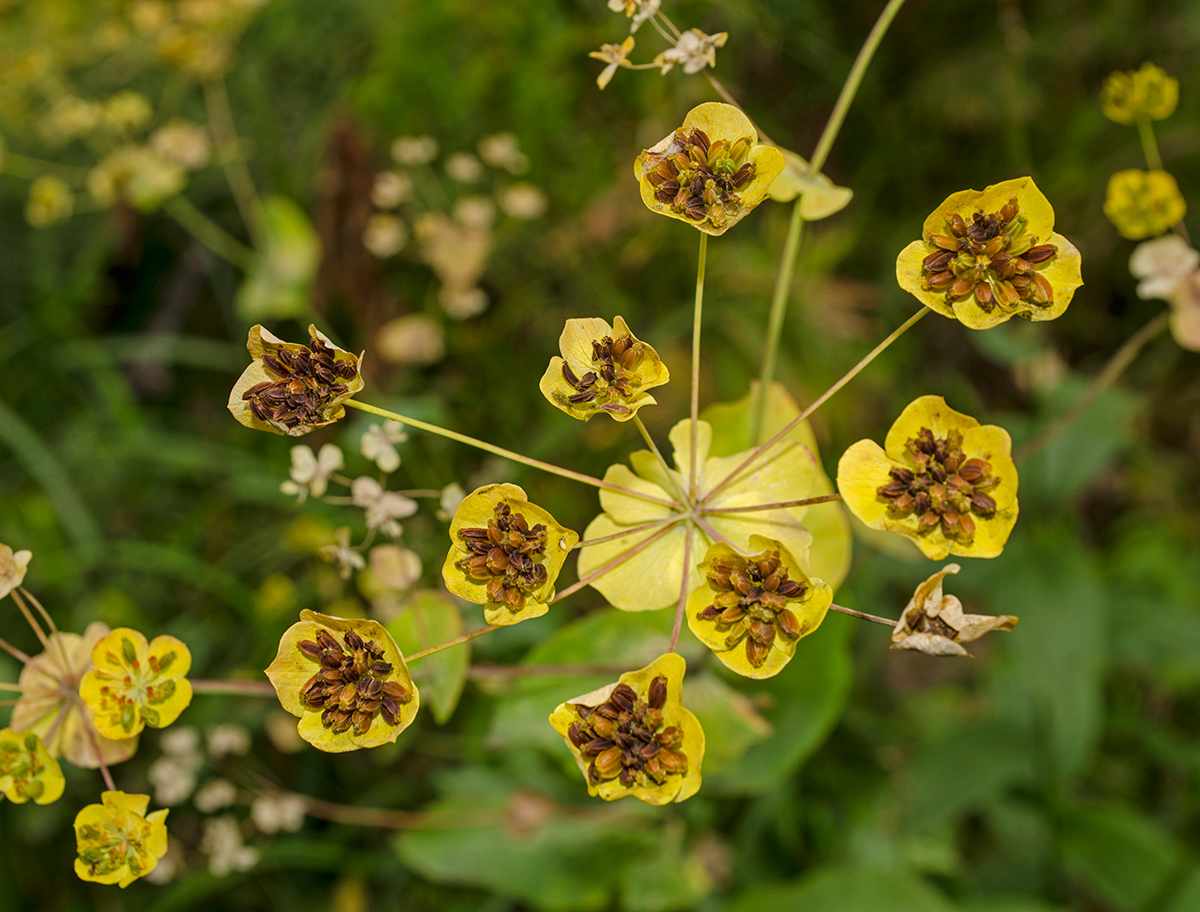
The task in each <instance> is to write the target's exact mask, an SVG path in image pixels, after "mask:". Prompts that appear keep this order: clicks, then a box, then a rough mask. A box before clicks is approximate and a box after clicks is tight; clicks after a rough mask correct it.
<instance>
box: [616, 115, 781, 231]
mask: <svg viewBox="0 0 1200 912" xmlns="http://www.w3.org/2000/svg"><path fill="white" fill-rule="evenodd" d="M782 171H783V155H782V154H781V153H780V151H779V150H778V149H776V148H775V147H774V146H760V145H759V144H758V131H756V130H755V129H754V124H752V123H751V122H750V118H748V117H747V116H746V115H745V114H743V113H742V112H741V111H739V110H738V109H737V108H735V107H734V106H733V105H727V104H721V103H720V102H715V101H710V102H706V103H705V104H702V105H700V106H698V107H695V108H692V110H691V111H689V112H688V115H687V117H685V118H684V120H683V126H682V127H680V128H679V129H678V130H675V131H674V132H672V133H671V135H670V136H667V137H666V138H664V139H663V141H662V142H660V143H659V144H658V145H656V146H655V147H654V148H653V149H646V150H645V151H643V152H642V154H641V155H639V156H638V157H637V161H636V162H634V165H633V176H634V177H635V178H637V181H638V185H639V186H640V188H641V192H642V202H644V203H645V204H646V205H647V206H649V207H650V208H651V209H652V210H654V211H655V212H661V213H662V214H663V215H665V216H668V217H669V218H673V219H679V220H680V221H681V222H687V223H688V224H689V225H693V226H695V227H696V228H699V229H700V230H701V231H703V232H704V233H705V234H712V235H718V234H724V233H725V232H726V231H728V230H729V229H730V228H732V227H733V226H734V225H736V224H737V223H738V222H739V221H741V220H742V219H743V218H744V217H745V216H746V214H747V213H748V212H749V211H750V210H751V209H753V208H754V207H755V206H757V205H758V204H759V203H761V202H762V201H763V200H764V199H766V198H767V193H768V191H769V190H770V189H771V184H772V183H774V181H775V178H777V177H778V176H779V175H780V173H781V172H782Z"/></svg>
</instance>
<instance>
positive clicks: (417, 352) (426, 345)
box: [374, 313, 446, 365]
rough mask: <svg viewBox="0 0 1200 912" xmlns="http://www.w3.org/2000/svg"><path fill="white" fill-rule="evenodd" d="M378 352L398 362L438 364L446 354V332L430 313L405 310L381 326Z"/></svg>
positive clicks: (376, 350) (376, 348) (377, 336)
mask: <svg viewBox="0 0 1200 912" xmlns="http://www.w3.org/2000/svg"><path fill="white" fill-rule="evenodd" d="M374 352H375V354H377V355H378V356H379V357H380V358H382V359H383V360H384V361H391V362H392V363H394V364H416V365H425V364H436V363H437V362H438V361H441V360H442V358H444V357H445V355H446V333H445V331H444V330H443V329H442V324H441V322H440V321H439V320H437V319H436V318H434V317H431V316H430V315H429V314H419V313H417V314H405V315H404V316H402V317H396V319H394V320H388V322H386V323H384V324H383V326H381V327H379V332H378V333H376V335H375V348H374Z"/></svg>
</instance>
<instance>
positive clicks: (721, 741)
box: [684, 669, 787, 776]
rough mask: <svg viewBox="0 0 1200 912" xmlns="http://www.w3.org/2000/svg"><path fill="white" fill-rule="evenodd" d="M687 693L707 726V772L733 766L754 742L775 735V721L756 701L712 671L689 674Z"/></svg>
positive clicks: (704, 726) (697, 716)
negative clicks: (772, 731)
mask: <svg viewBox="0 0 1200 912" xmlns="http://www.w3.org/2000/svg"><path fill="white" fill-rule="evenodd" d="M783 673H784V674H786V673H787V671H786V669H785V670H784V672H783ZM684 697H685V702H686V705H687V708H688V709H690V710H691V711H692V712H693V713H695V714H696V718H697V719H699V720H700V727H701V728H703V729H704V744H705V747H704V775H705V776H711V775H714V774H716V773H719V772H722V771H724V770H727V769H730V768H732V767H733V766H734V765H735V764H736V763H737V761H738V760H739V759H740V758H741V756H742V755H743V754H745V753H746V751H747V750H748V749H749V748H750V747H751V745H754V744H757V743H758V742H760V741H762V740H764V739H765V738H768V737H770V735H771V724H770V723H769V722H768V721H767V720H766V719H764V718H763V717H762V716H761V715H759V713H758V712H757V711H756V710H755V708H754V704H752V703H751V702H750V701H749V700H748V699H747V698H746V697H744V696H743V695H742V694H740V693H738V692H737V691H736V690H734V689H733V688H732V687H730V686H729V685H728V684H726V683H725V682H724V681H722V680H721V679H720V678H718V677H717V676H716V675H715V674H712V673H711V672H701V673H700V674H698V675H696V676H695V677H689V678H688V679H687V681H686V684H685V688H684Z"/></svg>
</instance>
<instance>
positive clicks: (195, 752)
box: [158, 725, 204, 763]
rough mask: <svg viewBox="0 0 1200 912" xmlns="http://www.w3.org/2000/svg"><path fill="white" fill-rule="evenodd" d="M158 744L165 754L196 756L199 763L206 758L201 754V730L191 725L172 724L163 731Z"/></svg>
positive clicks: (189, 757) (190, 757)
mask: <svg viewBox="0 0 1200 912" xmlns="http://www.w3.org/2000/svg"><path fill="white" fill-rule="evenodd" d="M158 746H159V747H160V748H162V752H163V753H164V754H170V755H171V756H172V757H186V758H188V759H192V758H195V760H196V762H197V763H199V762H201V761H203V759H204V758H203V757H201V756H200V732H198V731H196V729H194V728H192V727H191V726H190V725H179V726H172V727H171V728H170V729H169V730H168V731H165V732H163V735H162V737H161V738H160V739H159V741H158Z"/></svg>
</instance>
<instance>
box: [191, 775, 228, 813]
mask: <svg viewBox="0 0 1200 912" xmlns="http://www.w3.org/2000/svg"><path fill="white" fill-rule="evenodd" d="M235 801H237V786H236V785H234V784H233V783H232V782H230V781H229V780H228V779H220V778H215V779H209V780H208V781H207V782H205V783H204V785H202V786H200V788H199V790H198V791H197V792H196V797H194V798H193V799H192V803H193V804H195V805H196V810H198V811H199V812H200V813H201V814H213V813H215V812H217V811H219V810H221V809H223V808H227V807H229V806H230V805H232V804H233V803H234V802H235Z"/></svg>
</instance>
